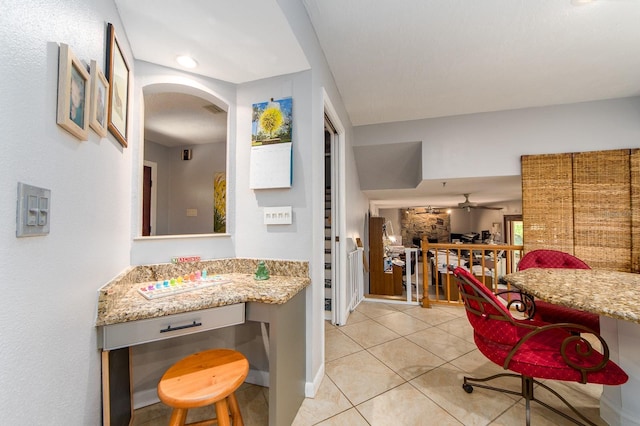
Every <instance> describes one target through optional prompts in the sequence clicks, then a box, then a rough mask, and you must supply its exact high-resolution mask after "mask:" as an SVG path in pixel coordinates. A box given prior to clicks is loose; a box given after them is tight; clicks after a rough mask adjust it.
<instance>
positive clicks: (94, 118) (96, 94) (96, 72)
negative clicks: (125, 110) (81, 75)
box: [89, 60, 109, 138]
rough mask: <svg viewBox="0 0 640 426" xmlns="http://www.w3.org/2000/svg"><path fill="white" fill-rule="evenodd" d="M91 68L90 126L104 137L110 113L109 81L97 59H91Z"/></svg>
mask: <svg viewBox="0 0 640 426" xmlns="http://www.w3.org/2000/svg"><path fill="white" fill-rule="evenodd" d="M89 70H90V75H91V86H90V93H91V102H90V104H91V105H90V108H89V126H90V127H91V128H92V129H93V130H95V132H96V133H97V134H98V135H99V136H100V137H101V138H104V137H105V136H107V118H108V114H109V111H108V110H109V82H108V81H107V78H106V77H105V75H104V73H103V72H102V70H101V69H100V67H99V66H98V62H97V61H95V60H92V61H91V65H90V67H89Z"/></svg>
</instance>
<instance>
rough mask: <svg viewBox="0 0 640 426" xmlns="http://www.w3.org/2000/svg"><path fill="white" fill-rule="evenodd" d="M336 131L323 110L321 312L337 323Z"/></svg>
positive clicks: (333, 322) (338, 240) (326, 318)
mask: <svg viewBox="0 0 640 426" xmlns="http://www.w3.org/2000/svg"><path fill="white" fill-rule="evenodd" d="M337 144H338V133H337V131H336V129H335V127H334V126H333V124H332V123H331V120H330V119H329V117H327V116H326V114H325V119H324V194H323V196H324V312H325V320H330V321H331V323H332V324H336V322H337V318H338V314H337V312H338V310H339V306H340V302H341V300H340V292H339V291H337V290H338V287H339V272H338V271H339V270H340V265H339V259H340V258H339V256H337V253H338V250H339V243H340V236H339V232H338V227H337V226H336V224H337V223H338V221H337V219H338V218H337V211H336V200H337V199H338V197H337V195H338V186H337V185H336V182H337V176H336V173H337V170H338V167H337V166H336V165H337V161H336V159H337V156H338V149H337Z"/></svg>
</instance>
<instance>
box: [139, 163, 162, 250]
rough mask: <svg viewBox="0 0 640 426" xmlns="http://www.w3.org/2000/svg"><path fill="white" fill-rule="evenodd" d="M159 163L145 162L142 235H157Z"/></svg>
mask: <svg viewBox="0 0 640 426" xmlns="http://www.w3.org/2000/svg"><path fill="white" fill-rule="evenodd" d="M157 178H158V164H157V163H155V162H153V161H145V162H144V173H143V178H142V236H143V237H145V236H150V235H156V208H157V185H156V184H154V183H155V182H157Z"/></svg>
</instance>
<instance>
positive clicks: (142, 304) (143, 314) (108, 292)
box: [96, 259, 311, 326]
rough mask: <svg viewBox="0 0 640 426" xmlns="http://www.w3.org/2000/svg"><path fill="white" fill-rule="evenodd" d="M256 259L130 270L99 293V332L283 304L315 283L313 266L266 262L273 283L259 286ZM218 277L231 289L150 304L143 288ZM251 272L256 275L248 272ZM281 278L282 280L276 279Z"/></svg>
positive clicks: (211, 289)
mask: <svg viewBox="0 0 640 426" xmlns="http://www.w3.org/2000/svg"><path fill="white" fill-rule="evenodd" d="M257 263H258V261H257V260H255V259H221V260H213V261H202V262H194V263H185V264H160V265H144V266H136V267H130V268H128V269H127V270H126V271H124V272H123V273H122V274H120V275H118V276H117V277H116V278H114V279H113V280H112V281H110V282H109V283H107V284H106V285H105V286H103V287H102V288H101V289H100V290H99V295H98V316H97V319H96V326H105V325H111V324H118V323H124V322H128V321H137V320H142V319H148V318H157V317H162V316H165V315H172V314H179V313H184V312H191V311H197V310H200V309H208V308H214V307H218V306H224V305H232V304H235V303H243V302H259V303H269V304H282V303H285V302H287V301H288V300H289V299H291V298H292V297H293V296H295V295H296V294H297V293H299V292H300V291H302V290H303V289H304V288H306V287H307V286H308V285H309V284H310V283H311V279H310V278H309V276H308V275H309V272H308V271H309V268H308V262H296V261H278V260H267V261H265V263H266V266H267V268H268V269H269V271H270V274H271V275H270V278H269V279H268V280H262V281H259V280H255V279H254V273H253V271H255V269H256V267H257ZM202 269H206V270H207V272H208V274H209V275H214V274H219V275H222V277H223V278H225V279H230V280H231V282H229V283H222V284H216V285H213V286H209V287H205V288H202V289H198V290H193V291H188V292H185V293H179V294H175V295H171V296H167V297H161V298H157V299H152V300H148V299H146V298H145V297H144V296H142V295H141V294H140V293H138V288H139V287H142V286H144V285H145V283H146V284H148V283H151V282H157V281H159V280H165V279H170V278H173V277H175V276H178V275H183V274H185V273H190V272H193V271H196V270H202ZM249 271H251V272H249ZM274 272H275V273H278V274H280V275H274Z"/></svg>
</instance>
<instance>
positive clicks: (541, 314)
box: [518, 250, 600, 333]
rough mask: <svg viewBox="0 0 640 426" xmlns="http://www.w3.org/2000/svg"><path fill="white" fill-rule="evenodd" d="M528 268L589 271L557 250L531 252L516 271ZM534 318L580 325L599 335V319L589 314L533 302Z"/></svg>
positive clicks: (572, 257) (574, 259)
mask: <svg viewBox="0 0 640 426" xmlns="http://www.w3.org/2000/svg"><path fill="white" fill-rule="evenodd" d="M529 268H565V269H591V268H590V267H589V265H587V264H586V263H584V262H583V261H582V260H580V259H578V258H577V257H575V256H572V255H570V254H568V253H565V252H562V251H557V250H533V251H530V252H528V253H527V254H525V255H524V256H523V257H522V259H520V263H518V270H519V271H524V270H525V269H529ZM535 305H536V307H535V312H536V318H537V319H540V320H542V321H546V322H554V323H557V322H571V323H575V324H582V325H584V326H587V327H589V328H590V329H592V330H594V331H596V332H598V333H600V318H599V317H598V315H596V314H592V313H591V312H585V311H580V310H578V309H573V308H567V307H565V306H560V305H554V304H552V303H549V302H545V301H543V300H536V302H535Z"/></svg>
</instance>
